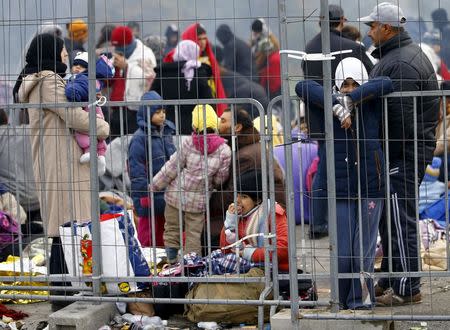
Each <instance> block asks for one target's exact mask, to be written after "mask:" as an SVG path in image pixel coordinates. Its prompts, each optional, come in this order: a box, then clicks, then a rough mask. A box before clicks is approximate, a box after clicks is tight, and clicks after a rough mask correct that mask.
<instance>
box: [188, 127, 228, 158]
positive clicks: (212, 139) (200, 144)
mask: <svg viewBox="0 0 450 330" xmlns="http://www.w3.org/2000/svg"><path fill="white" fill-rule="evenodd" d="M204 142H205V139H204V135H203V134H197V133H195V132H193V133H192V143H193V145H194V148H195V149H197V150H198V151H199V152H200V153H202V154H203V153H204V152H205V145H204ZM223 143H226V141H225V139H224V138H221V137H220V136H219V135H217V134H215V133H212V134H206V145H207V149H206V152H207V153H208V155H209V154H212V153H213V152H214V151H216V150H217V149H218V148H219V147H220V145H221V144H223Z"/></svg>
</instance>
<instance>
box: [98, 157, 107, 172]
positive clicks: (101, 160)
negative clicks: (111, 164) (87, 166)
mask: <svg viewBox="0 0 450 330" xmlns="http://www.w3.org/2000/svg"><path fill="white" fill-rule="evenodd" d="M97 169H98V176H102V175H103V174H105V172H106V158H105V156H98V161H97Z"/></svg>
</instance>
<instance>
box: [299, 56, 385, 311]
mask: <svg viewBox="0 0 450 330" xmlns="http://www.w3.org/2000/svg"><path fill="white" fill-rule="evenodd" d="M335 78H336V88H338V89H339V91H340V93H343V94H344V95H345V97H339V98H336V97H334V98H333V115H334V119H333V126H334V128H333V131H334V158H335V173H336V178H335V180H336V221H337V230H338V232H337V244H338V268H339V273H353V274H359V273H360V272H369V273H373V271H374V260H375V248H376V243H377V235H378V224H379V221H380V217H381V212H382V210H383V204H384V201H383V197H384V158H383V152H382V149H381V143H380V141H379V128H380V125H381V113H382V100H381V99H380V98H379V97H380V96H382V95H384V94H388V93H391V92H392V82H391V80H390V79H389V78H387V77H380V78H377V79H373V80H371V81H369V82H367V78H368V74H367V71H366V70H365V69H364V66H363V65H362V63H361V61H360V60H359V59H357V58H354V57H347V58H345V59H343V60H342V62H341V63H339V64H338V67H337V69H336V73H335ZM295 91H296V93H297V95H298V96H299V97H300V98H302V99H303V100H304V101H305V103H306V105H307V107H308V108H309V111H315V112H319V113H320V114H321V118H322V119H321V122H320V125H321V126H322V128H323V127H324V125H325V120H324V114H323V110H324V109H323V104H324V103H323V102H324V99H323V98H324V96H323V95H324V94H323V93H324V90H323V87H322V86H321V85H320V84H319V83H317V82H316V81H313V80H305V81H300V82H299V83H297V86H296V87H295ZM341 103H342V104H341ZM357 104H358V106H359V109H358V115H357V116H355V114H354V112H353V111H352V109H353V108H354V107H356V105H357ZM356 118H358V122H357V123H355V124H352V122H354V121H355V120H356ZM319 144H320V147H319V157H320V163H319V167H318V170H317V173H316V177H315V179H314V180H316V185H317V187H318V188H319V189H320V190H321V191H326V189H327V179H328V178H327V170H326V145H325V143H324V141H320V142H319ZM358 164H359V168H358ZM358 169H359V171H360V177H359V178H358ZM358 184H359V190H358ZM359 193H360V195H359ZM322 197H323V198H324V200H325V201H326V198H327V197H328V196H327V195H326V194H325V195H323V196H322ZM356 198H361V209H359V203H358V202H357V200H356ZM359 211H360V212H361V221H362V222H361V225H362V226H361V227H360V224H359ZM361 236H362V237H361ZM360 237H361V239H362V244H363V251H361V249H360ZM360 258H362V259H363V266H364V269H361V268H360ZM366 286H367V288H368V290H366V292H367V291H368V293H369V294H370V296H367V295H366V294H365V293H364V292H365V290H364V288H365V287H366ZM339 302H340V303H341V305H342V306H343V308H345V309H347V308H349V309H359V308H371V307H372V304H373V303H374V302H375V294H374V291H373V282H372V280H370V279H368V280H366V282H365V284H364V285H362V284H361V282H360V279H340V280H339Z"/></svg>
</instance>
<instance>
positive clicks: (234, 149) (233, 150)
mask: <svg viewBox="0 0 450 330" xmlns="http://www.w3.org/2000/svg"><path fill="white" fill-rule="evenodd" d="M235 118H237V110H236V107H235V105H234V104H232V105H231V157H232V158H231V160H232V162H233V163H232V166H233V204H234V206H235V208H234V215H235V217H234V218H235V219H238V209H237V207H236V205H237V169H236V154H237V152H238V150H237V148H238V147H239V141H238V139H237V136H236V127H235V126H236V121H235ZM236 143H238V145H236ZM239 175H240V173H239ZM225 207H227V206H225ZM234 225H235V228H236V242H237V241H238V240H239V230H238V229H239V220H236V223H235V224H234ZM209 259H211V258H209ZM240 273H241V270H240V267H238V269H237V274H238V275H239V274H240Z"/></svg>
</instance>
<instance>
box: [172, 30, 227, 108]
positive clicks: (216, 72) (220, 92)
mask: <svg viewBox="0 0 450 330" xmlns="http://www.w3.org/2000/svg"><path fill="white" fill-rule="evenodd" d="M199 26H200V23H194V24H191V25H189V26H188V27H187V28H186V30H184V32H183V34H182V35H181V39H182V40H192V41H194V42H195V43H196V44H198V40H197V29H198V27H199ZM174 52H175V49H172V50H171V51H170V52H169V53H168V54H167V55H166V57H164V60H163V62H166V63H171V62H173V54H174ZM205 53H206V55H207V56H208V59H209V62H210V63H211V69H212V73H213V77H214V82H215V84H216V98H217V99H225V98H226V97H227V96H226V94H225V89H224V88H223V84H222V78H221V77H220V68H219V64H218V63H217V60H216V57H215V56H214V51H213V49H212V47H211V44H210V43H209V40H208V42H207V43H206V48H205ZM226 108H227V105H226V104H218V105H217V115H218V116H221V115H222V113H223V111H224V110H225V109H226Z"/></svg>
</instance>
